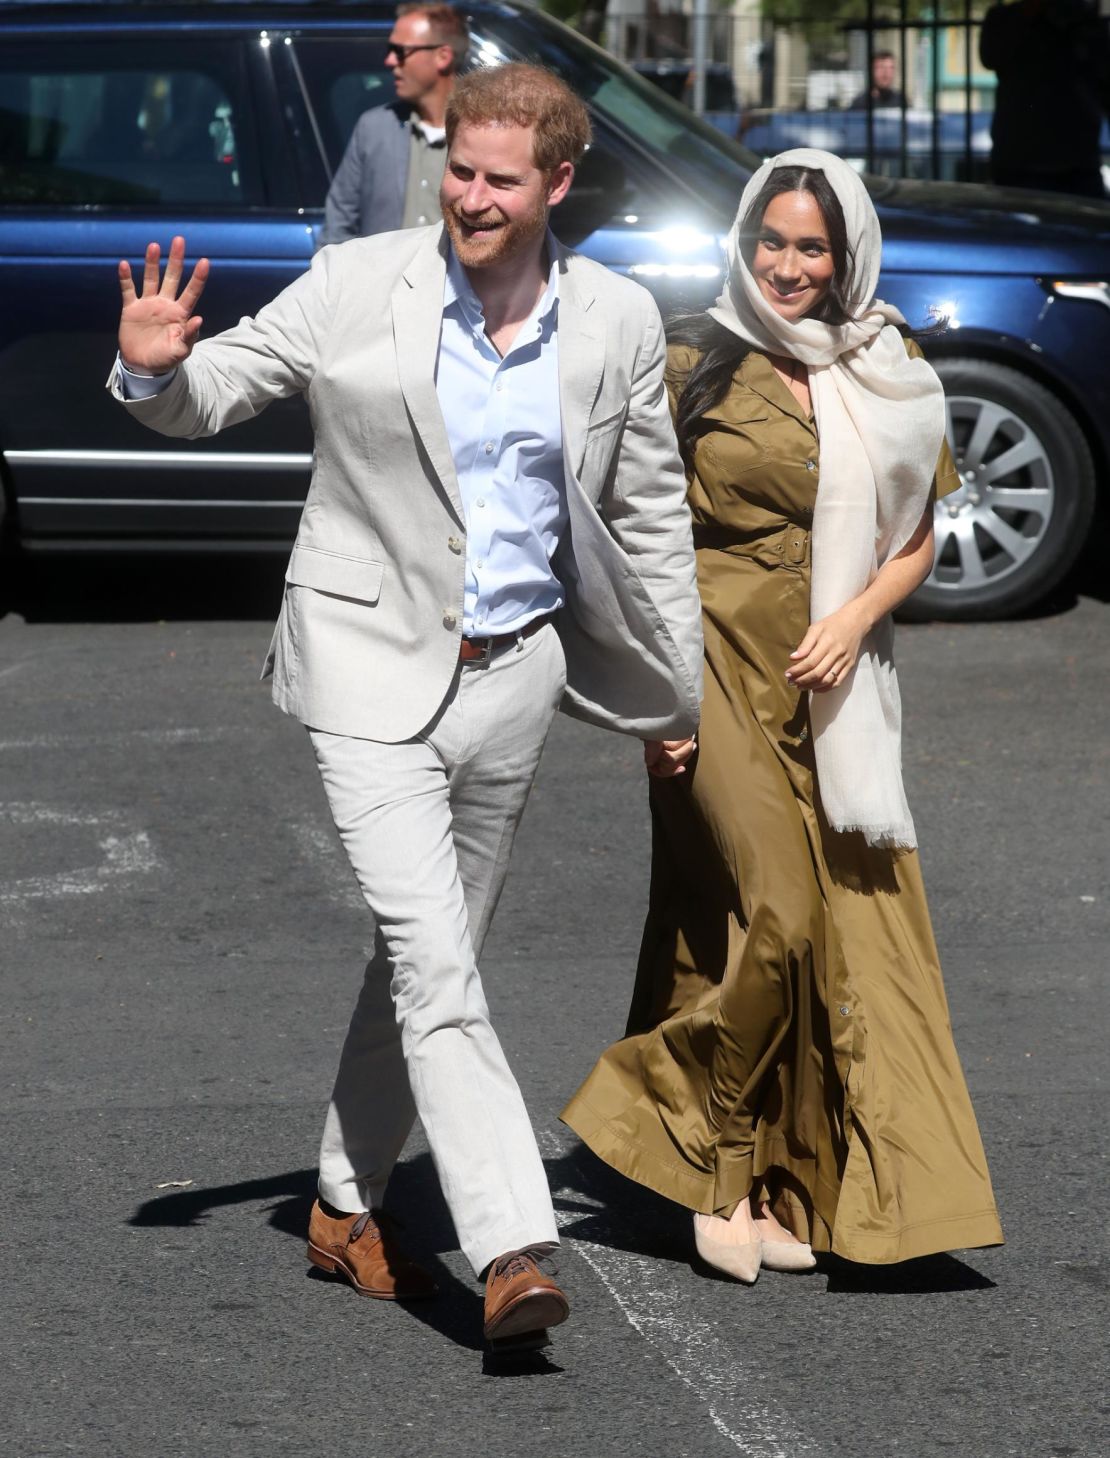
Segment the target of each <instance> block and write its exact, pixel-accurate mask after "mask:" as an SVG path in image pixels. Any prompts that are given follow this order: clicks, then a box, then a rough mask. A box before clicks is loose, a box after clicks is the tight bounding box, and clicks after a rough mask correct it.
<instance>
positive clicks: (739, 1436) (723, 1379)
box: [538, 1130, 820, 1458]
mask: <svg viewBox="0 0 1110 1458" xmlns="http://www.w3.org/2000/svg"><path fill="white" fill-rule="evenodd" d="M538 1139H539V1143H540V1146H541V1148H542V1149H543V1151H544V1153H545V1154H548V1155H564V1154H565V1153H566V1152H567V1149H568V1148H569V1147H570V1145H569V1142H563V1141H561V1140H560V1139H559V1137H558V1136H557V1135H556V1134H555V1133H553V1132H552V1131H550V1130H542V1131H539V1134H538ZM553 1194H554V1195H555V1197H556V1199H557V1198H558V1197H559V1196H560V1195H562V1196H567V1197H569V1198H571V1199H573V1201H574V1202H575V1204H576V1205H578V1206H579V1209H578V1210H577V1211H574V1210H558V1209H557V1210H556V1212H555V1214H556V1219H557V1220H558V1223H559V1225H560V1227H565V1226H569V1225H573V1224H575V1223H576V1222H578V1221H579V1220H580V1219H581V1218H582V1215H581V1206H582V1204H583V1203H588V1204H590V1205H595V1202H594V1201H593V1200H591V1199H589V1197H583V1195H582V1194H581V1192H580V1191H577V1190H557V1191H553ZM595 1208H597V1209H599V1210H600V1208H601V1207H600V1206H596V1205H595ZM569 1243H570V1244H571V1245H572V1246H573V1250H574V1253H575V1255H577V1256H580V1257H581V1258H582V1260H584V1261H585V1262H586V1264H587V1265H588V1266H589V1267H590V1269H591V1270H592V1271H593V1272H594V1274H595V1275H596V1276H597V1278H598V1279H599V1280H600V1281H601V1283H602V1285H603V1286H604V1287H605V1289H606V1290H607V1291H608V1292H609V1294H610V1295H611V1296H612V1298H613V1300H614V1301H615V1302H616V1303H617V1305H618V1307H619V1308H620V1310H621V1313H622V1315H623V1316H624V1318H625V1320H626V1321H627V1322H628V1324H629V1325H630V1326H631V1327H632V1329H633V1330H634V1331H635V1332H636V1333H637V1334H638V1335H639V1336H641V1337H643V1339H644V1340H645V1341H646V1342H647V1343H648V1344H649V1345H650V1346H652V1347H654V1349H655V1350H656V1351H657V1352H658V1353H659V1355H660V1356H661V1357H662V1358H663V1360H664V1361H665V1362H666V1364H667V1366H668V1367H670V1368H671V1370H672V1371H673V1372H674V1373H675V1374H676V1375H677V1376H678V1377H679V1378H680V1379H681V1381H682V1382H683V1383H685V1385H686V1386H687V1387H689V1388H690V1390H691V1391H692V1392H693V1393H694V1394H695V1396H696V1397H697V1398H698V1399H699V1401H700V1402H702V1403H703V1404H704V1405H705V1407H706V1410H707V1412H708V1416H709V1419H710V1421H711V1422H712V1424H713V1426H714V1427H715V1428H716V1429H717V1431H718V1432H719V1433H720V1434H721V1435H722V1436H723V1437H725V1438H727V1439H728V1441H729V1442H730V1443H732V1445H733V1446H734V1447H735V1448H736V1451H737V1452H738V1453H742V1454H744V1455H745V1458H801V1455H804V1454H808V1455H813V1458H816V1455H817V1454H818V1453H819V1451H820V1450H819V1449H818V1448H817V1446H816V1444H814V1443H813V1442H812V1441H811V1440H810V1439H808V1438H806V1437H805V1436H804V1435H803V1434H802V1433H800V1432H799V1431H798V1430H797V1428H796V1427H795V1425H794V1424H793V1422H792V1421H791V1420H790V1418H789V1417H788V1416H787V1415H786V1413H785V1412H782V1411H780V1410H779V1409H777V1408H776V1407H775V1405H774V1404H773V1403H771V1402H768V1401H766V1400H765V1399H764V1398H763V1397H762V1396H761V1395H760V1389H761V1386H762V1379H761V1376H760V1374H759V1373H758V1372H753V1371H752V1370H751V1368H750V1366H748V1365H747V1364H746V1362H745V1364H744V1365H741V1361H740V1360H739V1359H738V1357H737V1354H736V1352H735V1350H733V1349H731V1348H728V1347H724V1346H722V1343H721V1339H720V1335H719V1333H718V1332H716V1331H715V1330H714V1328H713V1327H712V1326H711V1325H710V1324H709V1323H708V1322H706V1321H702V1320H700V1319H699V1318H698V1317H697V1316H694V1315H692V1314H691V1313H689V1312H686V1311H683V1309H682V1306H681V1292H678V1291H676V1290H674V1289H673V1285H672V1289H670V1290H663V1289H661V1286H662V1281H661V1277H663V1276H664V1275H665V1274H666V1272H665V1268H664V1267H663V1266H662V1265H661V1263H660V1262H659V1261H656V1260H651V1259H649V1258H648V1257H646V1256H641V1255H637V1254H635V1253H634V1252H633V1251H627V1250H618V1249H615V1248H613V1247H612V1246H605V1245H598V1244H596V1243H594V1242H593V1241H585V1240H582V1241H575V1240H573V1239H571V1240H570V1241H569Z"/></svg>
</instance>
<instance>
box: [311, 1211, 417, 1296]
mask: <svg viewBox="0 0 1110 1458" xmlns="http://www.w3.org/2000/svg"><path fill="white" fill-rule="evenodd" d="M308 1258H309V1260H310V1261H311V1262H312V1264H313V1265H314V1266H319V1268H320V1270H322V1271H327V1272H328V1274H329V1275H337V1276H345V1277H346V1279H347V1280H348V1281H350V1283H351V1285H352V1286H353V1287H354V1288H355V1290H356V1291H357V1292H358V1293H359V1295H360V1296H377V1297H378V1298H379V1299H380V1300H382V1301H418V1300H419V1299H420V1298H421V1297H423V1296H434V1295H435V1294H436V1291H437V1289H438V1288H437V1286H436V1283H435V1282H434V1281H433V1280H432V1278H431V1276H430V1275H429V1274H428V1272H427V1271H425V1270H422V1269H421V1268H420V1266H418V1265H417V1264H416V1262H415V1261H413V1260H410V1259H409V1257H408V1256H407V1255H406V1254H405V1252H404V1251H403V1250H402V1249H401V1247H400V1246H399V1245H398V1243H397V1237H396V1236H395V1235H394V1233H393V1231H392V1230H391V1229H390V1221H389V1216H388V1215H385V1214H383V1212H382V1211H380V1210H379V1211H376V1212H374V1213H371V1212H370V1211H369V1210H367V1211H365V1212H364V1213H363V1214H361V1215H345V1216H344V1217H343V1218H342V1219H341V1220H336V1219H334V1218H333V1217H332V1216H331V1215H328V1214H327V1213H326V1212H325V1211H324V1210H323V1209H321V1207H320V1201H319V1200H314V1201H313V1204H312V1214H311V1215H310V1216H309V1218H308Z"/></svg>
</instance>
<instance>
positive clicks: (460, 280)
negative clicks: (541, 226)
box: [443, 228, 559, 328]
mask: <svg viewBox="0 0 1110 1458" xmlns="http://www.w3.org/2000/svg"><path fill="white" fill-rule="evenodd" d="M546 245H547V256H548V258H549V259H550V260H551V264H550V267H549V268H548V271H547V286H546V288H545V289H544V291H543V293H542V294H541V296H540V300H539V303H538V304H537V305H536V307H535V309H533V311H532V313H531V315H530V316H529V317H530V318H532V319H535V320H536V322H537V323H542V322H543V320H545V319H546V318H547V316H548V315H549V314H551V313H552V312H553V311H554V309H555V306H556V305H557V304H558V302H559V251H558V250H559V245H558V243H556V241H555V235H554V233H552V231H551V229H550V228H548V230H547V240H546ZM454 303H457V304H458V306H459V308H460V309H461V310H462V313H463V315H464V317H465V318H466V319H467V321H468V322H469V323H471V324H473V325H476V326H477V327H478V328H484V326H485V314H484V313H483V312H482V305H481V301H480V300H479V298H478V295H477V294H476V293H475V292H474V290H473V289H472V288H471V287H470V280H469V279H468V278H467V276H466V270H465V269H464V268H463V266H462V264H461V263H460V262H459V260H458V258H457V257H456V256H455V250H454V248H453V247H452V246H451V243H450V240H448V244H447V277H446V279H445V281H444V285H443V308H444V311H446V310H447V309H449V308H450V307H451V305H452V304H454Z"/></svg>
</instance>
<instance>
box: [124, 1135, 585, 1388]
mask: <svg viewBox="0 0 1110 1458" xmlns="http://www.w3.org/2000/svg"><path fill="white" fill-rule="evenodd" d="M315 1196H316V1171H315V1169H297V1170H289V1171H287V1172H286V1173H284V1174H280V1175H271V1176H268V1177H266V1178H264V1179H255V1180H242V1181H240V1182H239V1183H237V1184H232V1185H215V1186H211V1187H208V1188H199V1189H191V1190H177V1191H174V1192H173V1193H172V1194H167V1195H160V1196H157V1197H155V1198H154V1199H152V1200H147V1201H145V1202H144V1203H143V1204H142V1205H140V1206H139V1208H138V1209H137V1210H136V1211H135V1213H134V1214H133V1215H132V1216H131V1217H130V1219H129V1220H128V1222H127V1223H128V1224H129V1225H132V1226H139V1227H146V1228H150V1227H158V1226H161V1227H164V1226H174V1227H177V1228H178V1229H189V1228H196V1227H198V1226H200V1225H202V1224H203V1222H204V1220H205V1219H206V1217H207V1216H208V1214H209V1213H210V1212H211V1211H212V1210H215V1209H219V1208H223V1207H226V1206H229V1205H246V1204H253V1203H255V1202H257V1201H261V1200H273V1201H274V1203H273V1204H270V1205H267V1206H266V1207H265V1209H266V1213H267V1214H268V1216H269V1224H270V1226H271V1227H272V1228H273V1229H274V1230H278V1231H280V1232H281V1233H282V1234H283V1235H289V1236H292V1237H293V1238H294V1239H296V1240H298V1241H303V1240H304V1238H305V1231H306V1230H307V1228H308V1215H309V1211H310V1209H311V1208H312V1201H313V1199H314V1198H315ZM389 1205H390V1207H391V1208H392V1209H397V1210H401V1211H404V1216H405V1218H404V1219H399V1220H398V1222H397V1223H398V1224H399V1225H400V1226H401V1227H402V1230H403V1239H404V1240H405V1243H406V1245H407V1246H408V1247H409V1248H410V1249H411V1251H412V1253H413V1255H414V1257H415V1258H416V1259H417V1260H419V1262H420V1263H421V1265H423V1266H425V1267H426V1268H427V1269H428V1270H429V1271H430V1272H431V1274H432V1275H433V1276H434V1277H435V1280H436V1283H437V1285H438V1286H439V1296H438V1297H437V1298H435V1299H432V1300H428V1301H413V1302H411V1303H406V1304H405V1305H404V1308H403V1309H404V1310H405V1311H406V1312H407V1313H408V1314H409V1315H410V1316H412V1317H414V1318H415V1319H416V1320H417V1321H420V1322H422V1323H423V1324H424V1325H425V1326H427V1327H430V1328H431V1329H432V1330H433V1331H435V1332H438V1333H439V1335H440V1336H442V1337H445V1338H446V1339H447V1340H448V1341H451V1342H453V1343H454V1344H455V1345H456V1346H459V1347H462V1348H465V1349H467V1350H469V1351H473V1352H482V1353H483V1364H482V1371H483V1374H484V1375H486V1376H490V1377H522V1376H532V1377H535V1376H544V1375H549V1374H555V1373H558V1372H560V1371H562V1368H561V1367H559V1366H558V1365H557V1364H556V1363H554V1362H552V1361H551V1360H550V1359H549V1358H548V1357H547V1356H545V1355H544V1353H543V1352H542V1351H534V1352H521V1353H515V1354H503V1355H499V1354H494V1353H490V1352H489V1351H488V1350H487V1348H486V1343H485V1341H484V1339H483V1337H482V1304H483V1303H482V1296H481V1295H480V1294H479V1292H478V1291H477V1290H475V1289H474V1288H473V1287H471V1286H468V1285H466V1284H465V1283H464V1282H462V1281H460V1280H459V1278H458V1277H457V1276H456V1275H455V1274H454V1272H453V1271H451V1270H450V1269H449V1267H448V1266H447V1265H445V1264H444V1262H443V1261H442V1260H440V1259H439V1258H438V1255H431V1256H429V1252H442V1251H453V1250H457V1249H458V1243H457V1241H456V1239H455V1232H454V1228H453V1226H452V1224H451V1218H450V1216H449V1214H448V1213H447V1207H446V1205H445V1204H444V1202H443V1196H442V1195H441V1193H440V1190H439V1183H438V1181H437V1179H436V1175H435V1170H434V1168H433V1167H432V1161H431V1158H430V1156H429V1155H427V1154H420V1155H417V1157H416V1158H415V1159H412V1160H407V1161H406V1162H405V1163H403V1164H399V1165H398V1166H397V1168H396V1169H395V1170H394V1173H393V1178H392V1180H391V1181H390V1187H389ZM305 1279H306V1280H308V1281H313V1282H320V1283H322V1284H326V1285H333V1284H340V1285H345V1284H346V1283H345V1282H343V1280H342V1278H341V1277H333V1276H328V1275H325V1274H324V1273H323V1272H322V1271H320V1270H317V1269H316V1267H314V1266H309V1267H308V1269H307V1271H306V1273H305ZM348 1294H349V1293H348Z"/></svg>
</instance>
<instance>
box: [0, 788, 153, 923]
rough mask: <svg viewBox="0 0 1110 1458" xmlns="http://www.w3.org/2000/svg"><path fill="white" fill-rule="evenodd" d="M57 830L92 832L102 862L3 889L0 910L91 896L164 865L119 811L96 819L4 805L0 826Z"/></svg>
mask: <svg viewBox="0 0 1110 1458" xmlns="http://www.w3.org/2000/svg"><path fill="white" fill-rule="evenodd" d="M5 821H7V823H8V824H9V825H17V826H24V825H55V826H66V827H79V828H82V829H92V830H94V831H96V832H98V834H97V845H98V846H99V848H100V851H101V855H102V859H101V860H100V861H99V863H98V864H96V865H94V866H79V867H76V868H75V869H73V870H65V871H57V872H55V873H54V874H53V875H46V876H22V877H19V878H18V879H16V880H14V881H7V882H4V883H2V884H0V906H6V907H14V908H16V909H18V908H19V907H20V906H24V905H26V903H27V902H29V901H42V900H48V899H50V898H53V897H60V896H89V895H92V894H95V893H96V892H98V891H105V890H107V889H108V888H109V887H110V886H114V885H118V884H119V882H120V881H121V880H124V879H126V878H130V877H135V876H143V875H148V874H149V873H150V872H151V871H156V870H158V868H159V867H160V865H161V862H160V861H159V859H158V857H157V855H156V854H155V852H154V848H153V846H152V845H151V843H150V837H149V835H148V834H147V833H146V831H145V830H136V829H135V828H134V827H131V826H129V825H128V824H127V822H126V821H125V819H124V817H123V816H122V815H121V814H120V813H119V811H117V810H105V811H103V812H101V813H100V814H98V815H92V814H89V813H88V812H87V811H73V810H64V809H58V808H56V807H55V806H52V805H42V804H38V803H35V802H26V803H12V804H8V805H0V826H2V825H3V823H4V822H5Z"/></svg>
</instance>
